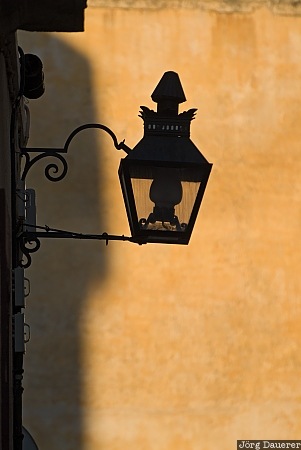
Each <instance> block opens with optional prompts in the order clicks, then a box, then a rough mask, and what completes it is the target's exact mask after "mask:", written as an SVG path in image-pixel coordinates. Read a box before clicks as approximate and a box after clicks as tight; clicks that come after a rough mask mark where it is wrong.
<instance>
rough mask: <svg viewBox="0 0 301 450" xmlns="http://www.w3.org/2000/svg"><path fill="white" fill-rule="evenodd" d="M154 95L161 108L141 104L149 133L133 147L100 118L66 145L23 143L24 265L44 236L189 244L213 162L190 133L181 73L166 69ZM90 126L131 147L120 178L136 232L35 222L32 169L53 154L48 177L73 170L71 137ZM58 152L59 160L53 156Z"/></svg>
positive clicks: (19, 231)
mask: <svg viewBox="0 0 301 450" xmlns="http://www.w3.org/2000/svg"><path fill="white" fill-rule="evenodd" d="M151 97H152V99H153V100H154V101H155V102H156V103H157V104H158V107H157V112H155V111H152V110H150V109H149V108H147V107H145V106H142V107H141V111H140V113H141V114H140V116H141V117H142V119H143V121H144V136H143V138H142V139H141V141H140V142H138V144H137V145H136V146H135V147H134V148H133V150H131V149H130V148H129V147H128V146H127V145H126V144H125V143H124V141H122V142H120V143H118V141H117V138H116V136H115V134H114V133H113V131H112V130H110V129H109V128H108V127H106V126H105V125H102V124H94V123H92V124H85V125H82V126H80V127H78V128H76V129H75V130H74V131H72V133H71V134H70V135H69V136H68V138H67V140H66V142H65V145H64V146H63V147H62V148H28V147H23V148H21V149H20V154H21V156H22V157H23V158H25V163H24V164H23V171H22V174H21V179H20V183H18V184H20V185H21V189H19V190H18V189H17V191H18V192H17V197H18V198H19V199H20V198H21V199H22V198H23V199H24V201H23V203H25V206H24V204H22V206H21V213H20V214H18V215H17V224H16V235H17V240H18V242H19V246H18V249H20V250H21V258H20V257H19V255H16V257H17V259H18V264H19V265H20V266H21V267H25V268H26V267H29V265H30V264H31V253H34V252H36V251H37V250H38V249H39V248H40V239H41V238H48V239H49V238H56V239H62V238H64V239H65V238H72V239H94V240H105V241H106V243H108V241H109V240H123V241H130V242H134V243H138V244H146V243H148V242H153V243H167V244H188V242H189V239H190V236H191V233H192V230H193V227H194V224H195V221H196V218H197V214H198V211H199V208H200V205H201V202H202V198H203V195H204V192H205V188H206V184H207V181H208V178H209V175H210V171H211V167H212V164H210V163H209V162H208V161H207V160H206V159H205V157H204V156H203V155H202V154H201V152H200V151H199V150H198V149H197V147H196V146H195V145H194V144H193V142H192V141H191V140H190V137H189V136H190V123H191V120H192V119H194V116H195V112H196V109H190V110H188V111H185V112H182V113H181V114H179V112H178V109H179V104H180V103H182V102H184V101H185V100H186V98H185V95H184V92H183V88H182V86H181V82H180V79H179V76H178V74H177V73H175V72H166V73H165V74H164V75H163V77H162V79H161V80H160V82H159V84H158V86H157V87H156V89H155V90H154V92H153V94H152V96H151ZM89 128H95V129H100V130H102V131H105V132H106V133H108V134H109V135H110V136H111V138H112V140H113V143H114V146H115V148H116V149H118V150H121V149H122V150H124V151H125V152H126V153H127V156H126V157H125V158H124V159H122V160H121V162H120V167H119V178H120V182H121V188H122V193H123V197H124V202H125V207H126V211H127V215H128V220H129V225H130V229H131V234H132V235H131V236H130V237H127V236H124V235H122V236H116V235H109V234H107V233H102V234H83V233H74V232H70V231H65V230H59V229H56V228H50V227H49V226H47V225H45V226H37V225H36V223H35V192H34V191H33V190H32V189H25V187H23V188H22V183H23V185H24V183H25V179H26V176H27V174H28V172H29V171H30V169H31V168H32V166H33V165H34V164H35V163H37V162H38V161H40V160H42V159H44V158H49V157H50V158H52V162H51V163H49V164H47V165H46V167H45V170H44V172H45V176H46V178H47V179H48V180H50V181H60V180H62V179H63V178H64V177H65V175H66V174H67V170H68V165H67V161H66V159H65V157H64V155H65V154H67V152H68V148H69V145H70V143H71V141H72V140H73V139H74V138H75V136H76V135H77V134H78V133H80V132H81V131H83V130H86V129H89ZM53 158H54V159H55V160H56V161H57V162H53ZM19 203H20V202H19ZM21 203H22V201H21ZM22 210H23V212H22ZM23 256H25V261H24V260H23Z"/></svg>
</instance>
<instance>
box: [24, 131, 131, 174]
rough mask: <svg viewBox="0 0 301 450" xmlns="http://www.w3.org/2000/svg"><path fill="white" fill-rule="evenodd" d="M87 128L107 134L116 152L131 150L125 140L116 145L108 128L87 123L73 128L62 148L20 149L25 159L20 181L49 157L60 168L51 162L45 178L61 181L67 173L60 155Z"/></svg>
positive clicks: (65, 164) (65, 151) (63, 159)
mask: <svg viewBox="0 0 301 450" xmlns="http://www.w3.org/2000/svg"><path fill="white" fill-rule="evenodd" d="M89 128H94V129H100V130H103V131H105V132H106V133H108V134H109V135H110V136H111V138H112V140H113V143H114V146H115V148H116V149H117V150H123V151H125V152H126V153H127V154H128V153H130V151H131V149H130V147H128V146H127V145H126V144H125V140H123V141H121V142H119V143H118V140H117V137H116V135H115V134H114V133H113V131H112V130H110V128H108V127H107V126H105V125H102V124H100V123H87V124H84V125H81V126H79V127H77V128H75V130H73V131H72V132H71V134H70V135H69V136H68V138H67V140H66V142H65V145H64V147H62V148H46V147H41V148H40V147H37V148H33V147H26V148H21V156H24V157H25V165H24V170H23V173H22V176H21V179H22V180H25V179H26V176H27V174H28V172H29V170H30V169H31V167H32V166H33V165H34V164H35V163H36V162H38V161H40V160H41V159H44V158H48V157H51V158H56V159H57V160H59V161H60V163H61V168H60V167H59V165H58V163H57V162H51V163H49V164H47V165H46V167H45V170H44V173H45V177H46V178H47V179H48V180H49V181H60V180H62V179H63V178H64V177H65V175H66V174H67V172H68V164H67V161H66V160H65V158H64V156H62V153H67V152H68V148H69V145H70V143H71V141H72V139H73V138H74V137H75V136H76V135H77V134H78V133H80V132H81V131H83V130H86V129H89ZM30 153H38V155H37V156H34V157H33V158H32V159H31V157H30Z"/></svg>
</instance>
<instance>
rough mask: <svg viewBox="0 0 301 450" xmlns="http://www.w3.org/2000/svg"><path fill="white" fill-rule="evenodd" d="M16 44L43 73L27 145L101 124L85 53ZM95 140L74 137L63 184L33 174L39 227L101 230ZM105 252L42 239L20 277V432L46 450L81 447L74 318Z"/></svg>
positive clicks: (49, 44) (33, 40)
mask: <svg viewBox="0 0 301 450" xmlns="http://www.w3.org/2000/svg"><path fill="white" fill-rule="evenodd" d="M19 45H20V46H21V47H22V48H23V50H24V52H25V53H26V52H28V53H35V54H37V55H38V56H39V57H40V58H41V60H42V61H43V65H44V73H45V86H46V91H45V94H44V96H43V97H41V98H40V99H39V100H33V101H31V102H30V104H29V109H30V112H31V130H30V141H29V143H28V146H30V147H38V146H40V147H56V148H57V147H62V146H63V145H64V143H65V141H66V139H67V137H68V135H69V134H70V133H71V132H72V130H73V129H75V128H76V127H78V126H80V125H82V124H84V123H95V122H99V121H100V120H99V118H96V112H95V107H94V104H93V91H92V87H91V73H90V68H89V63H88V61H87V59H86V58H85V57H84V56H83V55H82V54H79V53H78V52H76V51H75V50H74V49H73V48H71V46H69V45H68V44H67V43H66V40H65V41H63V40H62V39H61V38H59V37H57V35H54V34H48V33H39V35H37V34H32V33H26V32H20V33H19ZM101 133H102V132H99V130H86V131H83V132H81V133H79V135H77V136H76V137H75V138H74V140H73V141H72V143H71V145H70V148H69V150H68V155H67V157H66V160H67V162H68V166H69V170H68V174H67V176H66V177H65V179H64V180H63V181H60V182H58V183H51V182H49V181H48V180H47V179H46V178H45V176H44V169H45V162H42V161H41V162H39V163H37V164H36V165H35V166H34V167H33V168H32V169H31V171H30V173H29V175H28V179H27V187H28V188H34V189H35V190H36V197H37V224H39V225H45V224H47V225H49V226H50V227H54V228H59V229H66V230H70V231H75V232H82V233H99V234H100V233H102V232H103V231H104V230H105V223H104V219H103V217H101V215H100V212H101V209H102V203H103V199H102V198H101V192H102V184H101V180H102V176H101V171H102V167H101V165H100V162H99V156H98V155H99V153H100V151H101V136H100V135H101ZM48 162H50V161H47V162H46V165H47V163H48ZM43 164H44V165H43ZM104 251H105V246H104V244H103V243H102V242H96V243H95V242H94V241H91V242H90V241H78V240H76V241H73V240H52V239H51V240H50V239H49V240H44V241H43V240H41V249H40V250H39V252H38V253H36V254H34V255H33V262H32V266H31V267H30V268H29V269H28V270H27V271H26V277H27V278H29V280H30V285H31V289H30V290H31V292H30V295H29V296H28V299H27V307H26V311H25V312H26V322H27V323H28V324H29V325H30V328H31V340H30V342H29V344H27V352H26V357H25V364H24V369H25V371H24V395H23V400H24V403H23V404H24V407H23V410H24V425H25V427H26V428H27V429H28V430H29V431H30V433H31V434H32V436H33V437H34V439H35V440H36V442H37V444H38V446H39V448H43V450H50V449H51V450H52V449H54V448H64V449H65V450H69V449H70V450H71V449H72V450H74V449H78V450H80V449H82V448H83V406H82V405H83V404H84V399H83V393H82V387H81V381H82V380H81V376H82V373H83V367H82V361H81V352H82V351H83V349H82V345H81V317H82V313H83V311H84V309H85V302H86V301H87V295H88V292H89V290H90V289H92V288H91V286H93V283H94V282H97V283H98V284H99V283H101V282H102V281H103V280H104V278H105V277H106V276H107V259H106V256H105V253H104Z"/></svg>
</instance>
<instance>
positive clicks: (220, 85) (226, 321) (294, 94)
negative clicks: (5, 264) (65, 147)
mask: <svg viewBox="0 0 301 450" xmlns="http://www.w3.org/2000/svg"><path fill="white" fill-rule="evenodd" d="M115 3H116V5H118V6H120V7H112V3H111V6H110V3H109V2H106V6H105V5H104V2H100V1H94V2H92V1H91V2H90V5H89V6H88V9H87V12H86V24H85V28H86V31H85V33H83V34H77V35H69V34H68V35H65V34H51V35H50V34H39V35H38V36H37V35H32V34H29V33H25V32H22V33H19V43H20V45H21V46H22V47H23V49H24V50H25V51H28V52H33V53H37V54H38V55H39V56H40V57H41V58H42V60H43V62H44V69H45V78H46V93H45V95H44V97H43V98H41V99H40V100H36V101H31V102H30V110H31V123H32V125H31V141H30V145H31V146H34V145H42V146H61V145H62V144H63V143H64V140H65V139H66V137H67V135H68V134H69V133H70V132H71V131H72V129H73V128H75V127H76V126H78V125H80V124H82V123H85V122H93V121H95V122H101V123H104V124H106V125H108V126H109V127H111V128H112V129H113V130H114V132H115V133H116V134H117V136H118V138H119V139H120V140H121V139H123V138H126V143H127V144H128V145H129V146H130V147H131V146H134V145H135V144H136V142H137V141H138V140H139V139H140V137H141V135H142V122H141V119H139V118H138V117H137V115H138V111H139V106H140V105H146V106H149V107H153V106H154V105H153V104H152V102H151V100H150V94H151V93H152V91H153V89H154V87H155V86H156V84H157V82H158V81H159V79H160V77H161V75H162V74H163V72H165V71H166V70H175V71H176V72H178V73H179V74H180V77H181V80H182V84H183V87H184V91H185V94H186V97H187V99H188V101H187V103H185V104H184V105H183V108H184V109H188V108H193V107H197V108H198V114H197V117H196V120H195V121H194V122H193V124H192V139H193V141H194V142H195V143H196V145H198V147H199V148H200V149H202V152H203V153H204V155H205V156H206V157H207V158H208V160H209V161H210V162H213V163H214V166H213V172H212V175H211V178H210V180H209V184H208V188H207V192H206V193H205V197H204V201H203V206H202V209H201V212H200V215H199V218H198V220H197V223H196V227H195V231H194V233H193V236H192V239H191V242H190V244H189V246H188V247H182V246H179V247H176V246H164V245H150V244H149V245H147V246H142V247H139V246H135V245H133V244H129V243H110V244H109V246H108V247H105V245H104V244H103V243H88V242H59V243H56V242H46V243H42V248H41V250H40V251H39V253H37V254H36V255H35V256H34V262H33V264H32V267H31V268H30V270H28V271H27V276H28V277H29V278H30V279H31V294H30V297H29V298H28V307H27V322H29V323H30V325H31V329H32V339H31V342H30V344H29V345H28V347H27V356H26V366H25V388H26V389H25V407H24V414H25V426H26V427H27V428H28V429H29V430H30V431H31V432H32V434H33V435H34V436H35V439H36V441H37V443H38V444H39V446H40V448H41V449H42V448H43V450H52V449H53V448H64V450H69V449H70V450H71V449H72V450H73V449H78V450H94V449H96V448H97V449H101V450H132V449H134V448H135V449H140V450H183V449H185V450H199V449H205V450H213V449H216V448H219V449H220V450H230V449H234V448H236V440H237V439H300V432H301V428H300V427H301V426H300V415H301V407H300V397H301V385H300V371H301V357H300V345H301V335H300V319H301V284H300V270H301V243H300V242H301V241H300V228H301V181H300V171H301V159H300V139H301V128H300V126H299V122H300V120H301V107H300V105H301V87H300V86H301V85H300V79H301V61H300V58H299V54H300V51H301V18H299V16H298V11H297V10H298V7H299V6H298V5H296V11H297V12H296V14H294V13H293V9H292V8H291V9H290V13H289V14H274V13H273V11H272V10H271V8H270V7H267V6H266V4H265V2H262V3H259V2H258V3H257V4H256V8H255V7H253V6H252V7H248V11H249V12H248V13H246V12H243V11H241V12H231V13H227V14H226V13H224V12H222V11H219V10H218V9H216V8H215V9H212V8H207V7H206V8H205V7H204V8H201V7H197V3H198V4H199V3H200V4H202V5H203V4H206V2H197V3H196V2H195V3H193V2H191V5H192V7H191V8H186V7H185V8H184V7H180V6H179V7H167V6H168V5H167V2H164V3H165V6H166V7H164V8H160V7H159V5H160V2H158V5H157V6H158V7H157V8H154V7H147V5H146V4H145V6H144V7H141V8H135V7H130V6H132V3H133V5H134V4H137V3H138V2H125V1H124V2H122V3H123V4H128V6H129V7H122V5H121V4H120V5H119V3H120V2H114V4H115ZM234 3H235V2H233V4H234ZM153 4H155V2H153ZM231 4H232V2H231ZM175 5H176V3H175ZM179 5H180V3H179ZM261 5H262V6H261ZM281 5H286V3H285V2H281V3H279V4H278V6H279V9H281ZM194 6H195V7H194ZM121 156H122V155H121V154H120V153H118V152H117V151H115V150H114V149H113V146H112V143H111V140H110V138H109V137H107V136H106V135H103V134H102V133H101V132H99V131H95V132H94V131H85V132H84V133H82V136H78V138H77V139H76V142H74V144H73V145H72V148H71V149H70V158H69V169H70V172H69V176H68V178H67V179H66V181H63V182H61V183H58V184H51V183H49V182H47V181H45V180H44V179H43V174H42V172H43V170H42V167H40V170H39V169H38V168H34V169H32V173H31V176H30V180H29V183H28V185H29V187H36V188H37V201H38V222H39V223H40V224H45V223H47V224H48V225H50V226H54V227H58V228H66V229H70V230H75V231H83V232H102V231H107V232H110V233H116V234H123V233H125V234H126V233H127V232H128V225H127V221H126V216H125V211H124V207H123V202H122V195H121V192H120V188H119V184H118V178H117V170H118V164H119V159H120V157H121Z"/></svg>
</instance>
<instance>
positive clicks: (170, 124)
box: [119, 72, 212, 244]
mask: <svg viewBox="0 0 301 450" xmlns="http://www.w3.org/2000/svg"><path fill="white" fill-rule="evenodd" d="M152 99H153V100H154V102H156V103H157V104H158V106H157V112H155V111H152V110H150V109H149V108H147V107H145V106H142V107H141V117H142V119H143V121H144V136H143V138H142V139H141V141H140V142H138V144H137V145H136V146H135V147H134V149H133V150H132V151H131V152H130V153H129V154H128V156H127V157H126V158H124V159H123V160H121V163H120V167H119V177H120V182H121V187H122V192H123V197H124V201H125V206H126V210H127V215H128V219H129V224H130V228H131V232H132V236H133V237H134V238H135V239H145V240H146V242H157V243H166V244H188V242H189V239H190V236H191V233H192V229H193V226H194V223H195V220H196V217H197V214H198V211H199V208H200V205H201V201H202V198H203V195H204V191H205V188H206V184H207V181H208V178H209V175H210V171H211V167H212V164H210V163H208V161H207V160H206V159H205V158H204V156H203V155H202V154H201V152H200V151H199V150H198V149H197V147H196V146H195V145H194V144H193V142H192V141H191V140H190V138H189V136H190V122H191V120H192V119H194V115H195V111H196V110H195V109H190V110H189V111H185V112H183V113H181V114H179V113H178V107H179V103H182V102H184V101H185V100H186V98H185V95H184V92H183V89H182V86H181V82H180V79H179V76H178V74H177V73H175V72H165V74H164V75H163V77H162V78H161V80H160V82H159V84H158V86H157V87H156V89H155V90H154V92H153V94H152Z"/></svg>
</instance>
